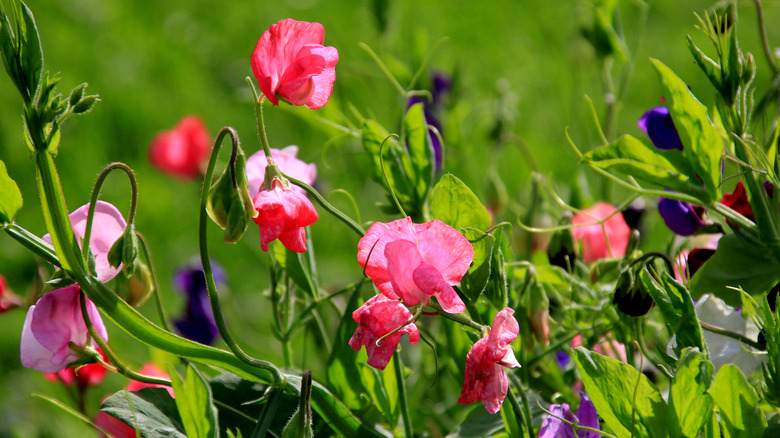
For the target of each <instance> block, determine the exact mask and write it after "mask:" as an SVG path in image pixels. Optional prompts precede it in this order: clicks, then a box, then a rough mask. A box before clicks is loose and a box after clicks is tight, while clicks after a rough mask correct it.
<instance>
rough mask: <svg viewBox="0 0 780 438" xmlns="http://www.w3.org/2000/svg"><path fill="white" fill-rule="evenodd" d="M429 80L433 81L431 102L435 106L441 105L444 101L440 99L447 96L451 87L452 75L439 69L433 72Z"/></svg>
mask: <svg viewBox="0 0 780 438" xmlns="http://www.w3.org/2000/svg"><path fill="white" fill-rule="evenodd" d="M431 81H432V82H433V90H432V93H431V94H432V95H433V104H434V105H437V106H438V105H441V104H442V103H444V102H442V101H443V100H445V99H446V98H447V96H448V95H449V94H450V90H451V89H452V76H450V75H448V74H447V73H444V72H441V71H436V72H434V73H433V76H432V78H431Z"/></svg>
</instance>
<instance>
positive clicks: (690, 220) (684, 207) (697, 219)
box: [658, 198, 707, 236]
mask: <svg viewBox="0 0 780 438" xmlns="http://www.w3.org/2000/svg"><path fill="white" fill-rule="evenodd" d="M702 212H703V209H701V208H697V207H695V206H693V205H691V204H690V203H688V202H682V201H677V200H674V199H668V198H659V199H658V214H659V215H661V219H663V220H664V223H665V224H666V226H667V227H669V229H670V230H672V232H674V233H675V234H677V235H680V236H692V235H693V234H694V233H695V232H696V230H698V229H699V228H701V227H703V226H705V225H707V223H706V222H704V220H703V219H702V217H701V214H702Z"/></svg>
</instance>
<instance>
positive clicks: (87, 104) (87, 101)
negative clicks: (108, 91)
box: [73, 95, 100, 114]
mask: <svg viewBox="0 0 780 438" xmlns="http://www.w3.org/2000/svg"><path fill="white" fill-rule="evenodd" d="M98 101H100V98H99V97H98V96H97V95H91V96H85V97H83V98H82V99H81V100H80V101H79V103H77V104H76V105H74V106H73V114H83V113H86V112H89V111H92V107H93V106H94V105H95V103H97V102H98Z"/></svg>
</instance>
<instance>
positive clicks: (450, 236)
mask: <svg viewBox="0 0 780 438" xmlns="http://www.w3.org/2000/svg"><path fill="white" fill-rule="evenodd" d="M472 260H474V248H473V247H472V246H471V243H469V241H468V239H466V238H465V237H463V235H462V234H460V233H459V232H457V231H456V230H455V229H454V228H452V227H450V226H449V225H447V224H445V223H444V222H442V221H439V220H433V221H430V222H426V223H424V224H414V223H412V219H411V218H408V217H406V218H403V219H398V220H396V221H393V222H390V223H382V222H376V223H374V224H373V225H371V228H369V229H368V232H367V233H366V235H365V236H363V238H361V239H360V242H358V263H360V266H363V268H364V270H365V272H366V275H367V276H368V277H369V278H370V279H371V280H372V281H373V282H374V284H375V285H376V287H377V288H379V290H380V291H381V292H382V293H383V294H385V296H386V297H388V298H390V299H398V298H401V299H403V301H404V304H406V305H407V306H416V305H417V304H419V303H420V302H422V304H423V305H427V304H428V301H429V300H430V298H431V296H435V297H436V299H437V300H438V301H439V304H440V305H441V307H442V309H444V311H445V312H448V313H460V312H464V311H465V310H466V306H465V305H464V304H463V301H462V300H461V299H460V297H459V296H458V294H457V292H455V289H453V288H452V286H454V285H456V284H458V282H459V281H460V280H461V278H463V275H464V274H465V273H466V271H468V269H469V265H470V264H471V262H472Z"/></svg>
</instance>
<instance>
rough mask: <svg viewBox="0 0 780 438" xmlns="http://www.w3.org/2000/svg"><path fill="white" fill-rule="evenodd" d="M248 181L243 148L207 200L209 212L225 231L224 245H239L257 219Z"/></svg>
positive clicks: (213, 186) (212, 189) (211, 189)
mask: <svg viewBox="0 0 780 438" xmlns="http://www.w3.org/2000/svg"><path fill="white" fill-rule="evenodd" d="M248 186H249V184H248V183H247V178H246V156H245V155H244V152H243V151H242V150H241V149H240V148H239V150H238V153H237V154H236V159H235V161H234V162H232V163H229V164H228V167H227V168H226V169H225V171H224V172H223V173H222V176H220V177H219V179H218V180H217V182H216V183H214V185H212V186H211V188H210V189H209V192H208V196H207V198H206V212H208V215H209V217H210V218H211V220H213V221H214V222H215V223H216V224H217V225H219V226H220V228H222V229H223V230H225V234H224V236H223V241H224V242H225V243H236V242H238V241H239V240H241V236H243V235H244V232H245V231H246V228H247V226H248V225H249V222H250V219H251V218H252V217H254V216H255V214H256V213H255V209H254V205H253V204H252V198H251V197H250V196H249V189H248Z"/></svg>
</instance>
